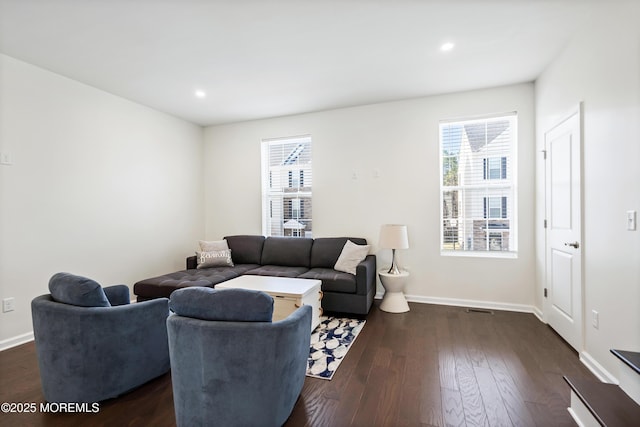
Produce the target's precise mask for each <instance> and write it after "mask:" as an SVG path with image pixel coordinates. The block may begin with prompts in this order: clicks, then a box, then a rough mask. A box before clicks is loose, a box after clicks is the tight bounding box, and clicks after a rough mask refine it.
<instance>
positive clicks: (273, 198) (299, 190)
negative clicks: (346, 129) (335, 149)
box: [261, 135, 313, 237]
mask: <svg viewBox="0 0 640 427" xmlns="http://www.w3.org/2000/svg"><path fill="white" fill-rule="evenodd" d="M285 144H290V145H296V144H297V147H296V148H294V149H291V150H290V152H288V155H286V154H283V156H282V157H281V160H282V163H280V164H279V165H277V166H272V165H271V159H270V156H271V147H272V146H273V145H283V146H284V145H285ZM302 144H307V145H306V146H305V147H304V148H302V149H301V150H299V151H297V150H298V148H299V147H300V146H301V145H302ZM305 150H308V153H307V154H306V155H307V156H308V161H305V162H304V163H300V162H299V160H300V158H299V157H298V156H301V155H302V156H305V154H303V153H305ZM283 153H284V152H283ZM293 160H295V161H293ZM261 164H262V173H261V180H262V213H261V215H262V234H263V235H264V236H287V237H289V236H290V237H312V236H313V226H312V223H313V216H312V215H313V213H312V203H313V202H312V200H313V192H312V188H311V186H312V184H313V141H312V139H311V135H300V136H291V137H282V138H269V139H262V140H261ZM278 183H279V184H278ZM274 185H275V186H278V185H280V186H279V187H278V188H274ZM305 185H308V186H307V187H305ZM294 200H297V202H294ZM294 203H297V206H298V209H294ZM276 204H278V205H279V206H275V205H276ZM294 211H295V212H294ZM294 213H296V214H297V215H295V218H294ZM305 214H308V215H309V217H308V218H305ZM291 220H295V221H297V222H299V223H301V224H303V225H305V226H306V227H305V228H302V229H299V228H291V226H289V227H286V226H285V224H286V222H287V221H291ZM276 222H279V225H274V224H275V223H276ZM294 225H297V224H294ZM276 229H277V230H276ZM287 230H288V231H287ZM274 231H276V233H274Z"/></svg>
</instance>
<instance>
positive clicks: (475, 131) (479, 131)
mask: <svg viewBox="0 0 640 427" xmlns="http://www.w3.org/2000/svg"><path fill="white" fill-rule="evenodd" d="M507 128H509V122H508V121H506V120H504V121H502V120H501V121H495V122H491V123H489V124H488V125H486V127H485V123H471V124H466V125H464V132H465V134H466V135H467V139H468V140H469V146H470V147H471V151H474V152H475V151H480V149H481V148H482V147H484V146H485V144H486V145H488V144H491V142H493V140H494V139H496V138H497V137H498V136H500V134H501V133H502V132H504V131H505V130H506V129H507ZM485 132H486V133H485ZM485 135H486V138H487V139H486V141H485Z"/></svg>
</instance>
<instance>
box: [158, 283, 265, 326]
mask: <svg viewBox="0 0 640 427" xmlns="http://www.w3.org/2000/svg"><path fill="white" fill-rule="evenodd" d="M169 308H171V310H173V312H174V313H176V314H178V315H180V316H184V317H192V318H195V319H202V320H218V321H227V322H271V320H272V318H273V298H271V297H270V296H269V295H268V294H266V293H264V292H261V291H255V290H249V289H237V288H232V289H211V288H199V287H196V288H185V289H178V290H177V291H175V292H174V293H173V294H172V295H171V301H170V302H169Z"/></svg>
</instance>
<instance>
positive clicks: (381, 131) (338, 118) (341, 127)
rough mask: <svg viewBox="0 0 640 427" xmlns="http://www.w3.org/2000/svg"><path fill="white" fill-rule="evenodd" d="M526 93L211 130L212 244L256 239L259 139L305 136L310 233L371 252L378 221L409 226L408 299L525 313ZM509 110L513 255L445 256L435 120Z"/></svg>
mask: <svg viewBox="0 0 640 427" xmlns="http://www.w3.org/2000/svg"><path fill="white" fill-rule="evenodd" d="M533 93H534V91H533V85H532V84H522V85H515V86H509V87H502V88H496V89H489V90H480V91H474V92H468V93H460V94H453V95H444V96H435V97H428V98H421V99H414V100H407V101H400V102H391V103H383V104H375V105H368V106H361V107H354V108H347V109H339V110H332V111H326V112H319V113H313V114H304V115H298V116H291V117H281V118H274V119H269V120H260V121H251V122H245V123H238V124H231V125H223V126H216V127H209V128H207V129H206V130H205V182H206V196H205V206H206V214H205V215H206V219H205V221H206V235H207V238H209V239H216V238H221V237H223V236H224V235H228V234H243V233H247V234H261V232H262V230H261V183H260V141H261V140H262V139H265V138H275V137H283V136H294V135H303V134H311V137H312V140H313V231H314V236H315V237H329V236H353V237H365V238H366V239H367V240H368V241H369V242H370V243H373V244H374V245H376V246H377V241H378V232H379V229H380V225H381V224H384V223H403V224H407V225H408V228H409V239H410V245H411V248H410V249H409V250H406V251H399V255H400V257H401V261H402V266H403V267H406V268H408V269H409V270H410V271H411V278H410V281H409V283H408V285H407V289H406V291H407V292H406V293H407V294H409V295H411V297H412V298H413V299H415V300H423V301H428V300H434V299H437V298H444V299H448V298H452V299H459V300H476V301H485V302H499V303H503V304H507V305H514V306H515V307H516V308H518V307H520V305H523V306H525V307H523V308H524V309H526V307H528V308H530V307H531V306H532V305H533V302H534V296H533V290H534V278H535V270H534V246H533V239H534V230H533V220H534V209H533V201H534V162H533V161H532V159H533V156H534V121H533V115H534V100H533ZM510 111H518V113H519V129H518V130H519V147H518V150H519V163H518V173H519V177H518V179H519V190H520V197H519V212H520V215H519V221H520V223H519V233H520V236H519V239H520V253H519V257H518V258H517V259H486V258H469V257H442V256H440V251H439V232H440V225H439V175H438V174H439V165H438V162H439V159H438V122H439V120H441V119H451V118H464V117H468V116H477V115H486V114H490V113H504V112H510ZM376 172H377V173H378V174H379V177H376V176H375V174H376ZM354 174H356V175H357V179H353V175H354ZM373 251H374V253H376V254H377V255H378V264H379V266H381V265H385V264H386V265H388V263H389V261H390V253H389V252H390V251H388V250H383V251H378V248H377V247H374V248H373Z"/></svg>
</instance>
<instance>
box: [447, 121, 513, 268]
mask: <svg viewBox="0 0 640 427" xmlns="http://www.w3.org/2000/svg"><path fill="white" fill-rule="evenodd" d="M508 116H515V120H514V123H513V128H512V131H513V135H514V136H515V138H516V142H515V144H512V146H511V154H510V155H511V157H512V158H511V172H510V173H511V176H512V179H511V188H512V199H513V201H512V205H511V206H512V212H513V215H512V217H513V218H519V216H518V141H519V140H520V134H519V132H518V113H517V111H511V112H505V113H497V114H490V115H480V116H474V117H467V118H464V117H461V118H452V119H446V120H440V121H439V123H438V164H439V179H440V183H439V186H438V189H439V193H440V195H439V199H440V204H439V206H438V209H439V216H438V217H439V223H440V234H439V236H438V240H439V243H438V244H439V246H440V255H441V256H447V257H470V258H503V259H517V258H518V251H519V249H518V248H519V245H518V236H519V232H518V229H519V227H520V225H519V221H517V220H516V221H515V222H516V223H515V226H514V227H513V230H514V231H515V232H514V235H513V247H514V248H515V250H509V251H472V250H464V251H454V250H449V249H444V248H443V247H442V236H443V235H444V221H443V217H442V207H443V203H444V194H443V193H444V191H443V187H442V176H443V173H444V170H443V162H442V146H441V135H440V126H441V125H443V124H449V123H457V122H463V121H464V122H469V123H474V122H476V123H479V122H484V121H486V120H490V119H493V118H499V117H508ZM507 174H509V172H507ZM485 181H486V185H482V187H483V188H485V187H489V188H495V187H499V186H501V181H504V180H502V179H487V180H485ZM502 186H504V184H502ZM451 188H458V187H451ZM466 188H471V186H466Z"/></svg>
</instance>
